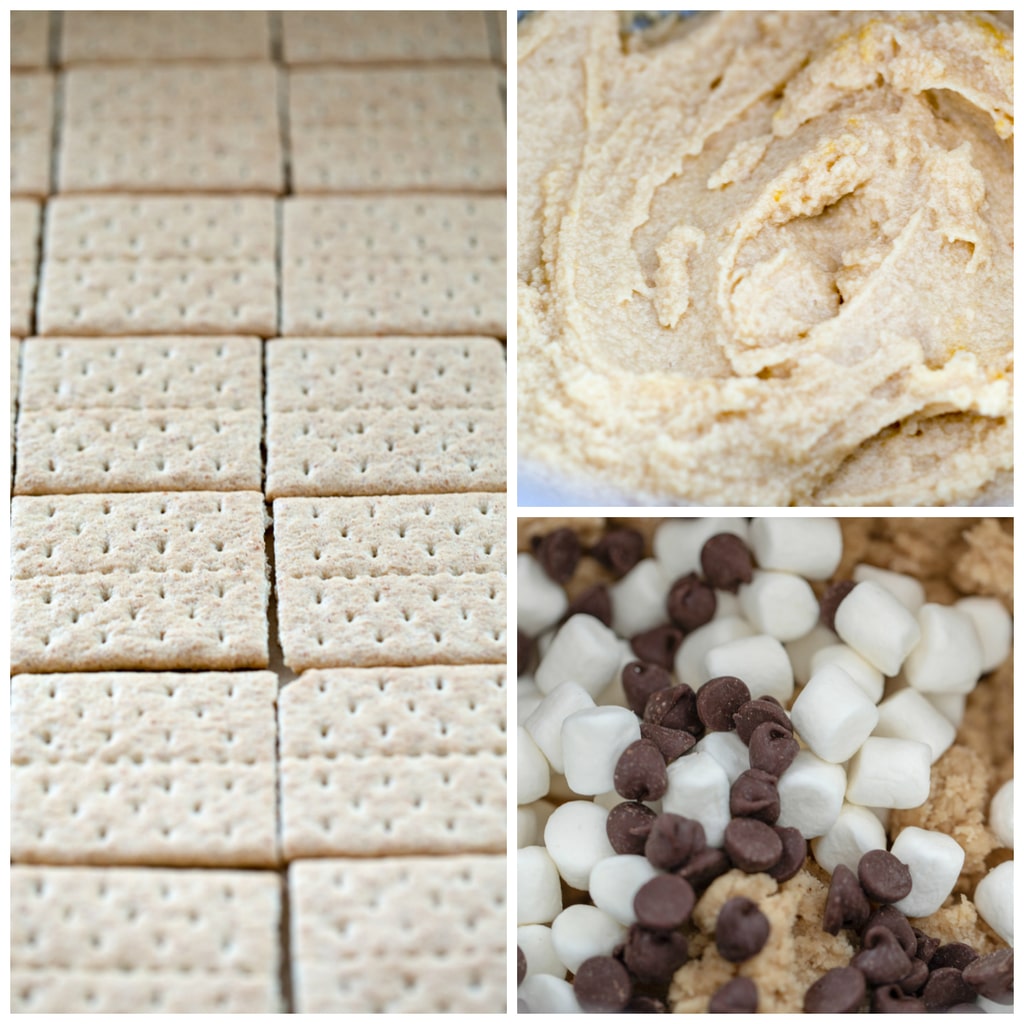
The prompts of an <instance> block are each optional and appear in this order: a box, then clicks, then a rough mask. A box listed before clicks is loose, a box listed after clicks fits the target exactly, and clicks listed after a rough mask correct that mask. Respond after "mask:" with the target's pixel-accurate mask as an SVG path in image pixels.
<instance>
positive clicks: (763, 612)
mask: <svg viewBox="0 0 1024 1024" xmlns="http://www.w3.org/2000/svg"><path fill="white" fill-rule="evenodd" d="M739 593H740V607H741V608H742V609H743V614H744V615H746V617H747V620H748V621H749V622H750V623H751V625H753V626H754V628H755V629H757V630H758V631H759V632H761V633H767V634H768V635H769V636H773V637H775V639H776V640H782V641H787V640H796V639H798V638H799V637H802V636H806V635H807V634H808V633H810V631H811V630H812V629H814V625H815V623H816V622H817V621H818V614H819V609H818V599H817V598H816V597H815V596H814V591H813V590H811V585H810V584H809V583H808V582H807V580H805V579H803V578H802V577H800V576H793V575H792V574H791V573H788V572H768V571H763V570H762V571H759V570H756V569H755V570H754V578H753V579H752V580H751V581H750V583H745V584H744V585H743V586H741V587H740V591H739Z"/></svg>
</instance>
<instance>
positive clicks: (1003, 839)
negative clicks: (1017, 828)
mask: <svg viewBox="0 0 1024 1024" xmlns="http://www.w3.org/2000/svg"><path fill="white" fill-rule="evenodd" d="M988 827H989V828H990V829H992V831H993V832H995V834H996V838H997V839H998V840H999V842H1000V843H1002V844H1003V846H1008V847H1009V848H1010V849H1011V850H1012V849H1013V779H1009V780H1007V781H1006V782H1004V783H1003V784H1002V785H1001V786H1000V787H999V789H998V791H997V792H996V795H995V796H994V797H992V803H991V804H990V805H989V809H988Z"/></svg>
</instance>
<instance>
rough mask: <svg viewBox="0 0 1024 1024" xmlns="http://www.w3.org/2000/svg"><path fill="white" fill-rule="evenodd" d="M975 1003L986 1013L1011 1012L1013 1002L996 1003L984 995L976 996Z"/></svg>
mask: <svg viewBox="0 0 1024 1024" xmlns="http://www.w3.org/2000/svg"><path fill="white" fill-rule="evenodd" d="M975 1003H976V1004H977V1005H978V1006H980V1007H981V1008H982V1009H983V1010H984V1011H985V1012H986V1013H1013V1003H996V1002H993V1001H992V1000H991V999H986V998H985V997H984V996H978V998H977V999H976V1000H975Z"/></svg>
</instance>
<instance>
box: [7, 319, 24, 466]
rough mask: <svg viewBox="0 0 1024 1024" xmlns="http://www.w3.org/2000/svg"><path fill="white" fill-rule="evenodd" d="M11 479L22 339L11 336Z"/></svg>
mask: <svg viewBox="0 0 1024 1024" xmlns="http://www.w3.org/2000/svg"><path fill="white" fill-rule="evenodd" d="M10 379H11V479H12V480H13V479H14V452H15V445H14V438H15V430H16V425H17V422H18V387H19V384H20V380H21V341H20V340H19V339H18V338H11V378H10Z"/></svg>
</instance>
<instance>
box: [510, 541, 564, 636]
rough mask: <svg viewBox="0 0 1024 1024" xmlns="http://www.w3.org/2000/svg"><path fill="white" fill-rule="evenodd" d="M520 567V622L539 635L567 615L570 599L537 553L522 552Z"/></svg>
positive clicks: (523, 628) (517, 599) (527, 632)
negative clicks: (538, 558)
mask: <svg viewBox="0 0 1024 1024" xmlns="http://www.w3.org/2000/svg"><path fill="white" fill-rule="evenodd" d="M516 570H517V572H516V580H517V583H516V625H517V626H518V627H519V628H520V629H521V630H522V631H523V632H524V633H526V634H527V635H528V636H537V635H538V634H539V633H543V632H544V630H545V629H548V628H549V627H550V626H553V625H554V624H555V623H556V622H558V620H559V619H560V618H561V617H562V616H563V615H564V614H565V611H566V609H567V608H568V607H569V598H568V597H567V596H566V594H565V591H564V590H563V589H562V588H561V587H560V586H559V585H558V584H557V583H556V582H555V581H554V580H553V579H552V578H551V577H550V576H549V575H548V574H547V573H546V572H545V571H544V568H543V566H541V564H540V562H538V561H537V559H536V558H534V557H533V555H528V554H525V553H523V554H520V555H519V558H518V560H517V561H516Z"/></svg>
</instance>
